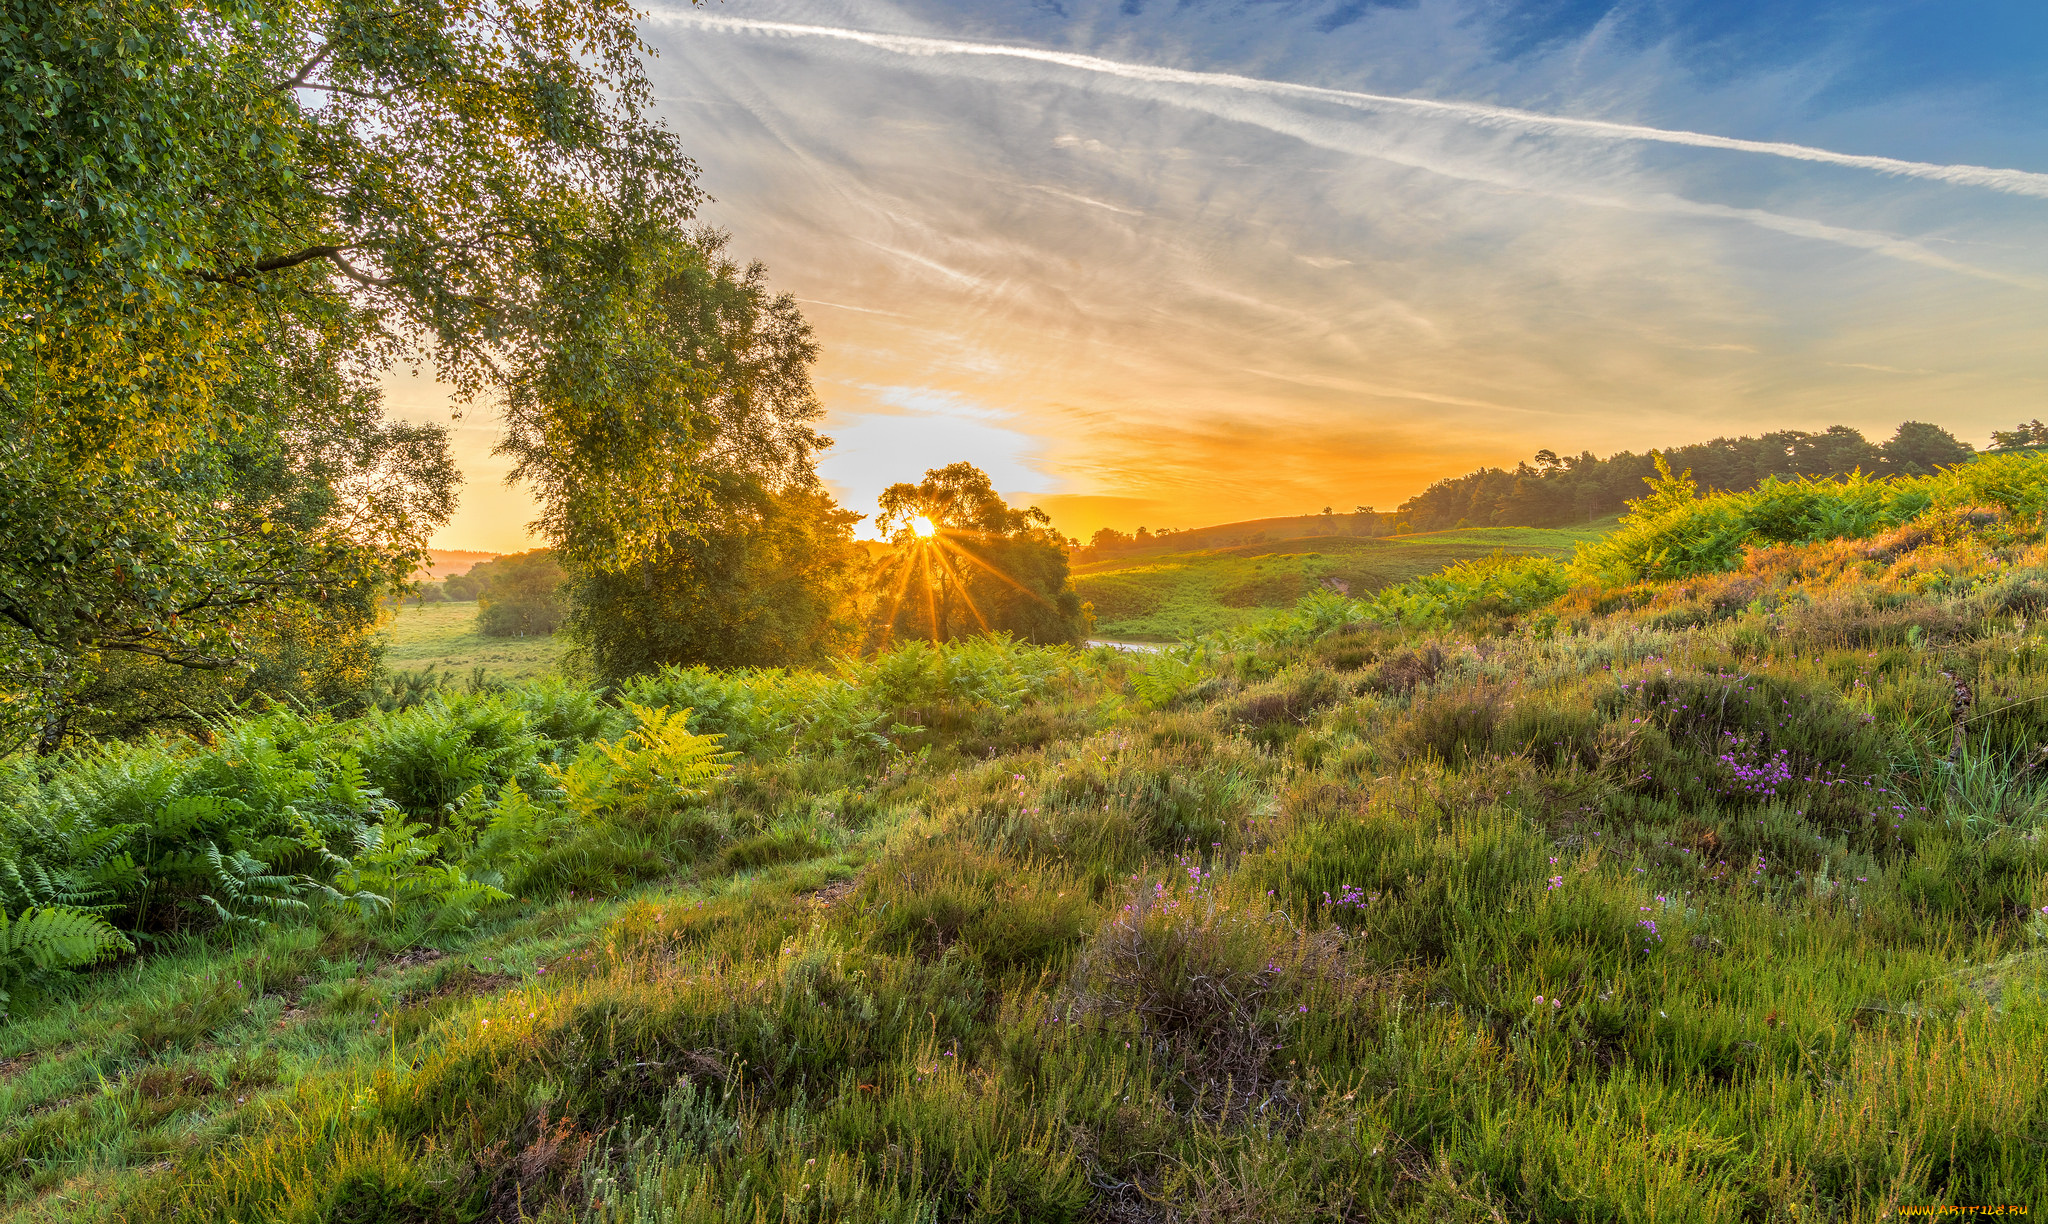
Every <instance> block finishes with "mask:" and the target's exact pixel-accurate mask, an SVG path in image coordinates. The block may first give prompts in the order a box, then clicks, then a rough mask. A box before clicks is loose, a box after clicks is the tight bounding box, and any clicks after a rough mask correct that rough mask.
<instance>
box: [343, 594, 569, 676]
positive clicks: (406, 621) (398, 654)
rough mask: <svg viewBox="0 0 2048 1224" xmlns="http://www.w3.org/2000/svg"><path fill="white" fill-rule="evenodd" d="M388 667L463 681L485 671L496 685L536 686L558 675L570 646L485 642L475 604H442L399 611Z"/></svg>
mask: <svg viewBox="0 0 2048 1224" xmlns="http://www.w3.org/2000/svg"><path fill="white" fill-rule="evenodd" d="M384 636H385V641H386V642H387V643H389V645H388V646H387V647H386V650H385V655H384V661H385V664H386V665H387V666H389V667H391V668H394V669H397V670H403V671H426V670H427V669H429V668H435V669H438V670H440V671H442V672H446V673H450V674H452V675H455V676H459V677H467V676H469V675H471V674H472V673H473V672H474V671H475V669H477V668H479V667H481V668H483V669H484V675H485V676H486V677H487V678H489V679H492V680H502V681H517V680H531V679H535V678H537V677H540V676H546V675H551V674H553V673H554V671H555V669H556V667H557V665H558V664H560V662H561V659H562V654H563V652H564V651H566V650H567V649H568V640H567V639H566V638H563V637H561V636H559V635H557V636H554V637H529V638H519V637H509V638H503V637H485V636H484V635H483V634H481V633H478V632H477V631H476V604H474V603H438V604H423V605H421V606H418V607H404V608H400V609H399V610H398V611H397V612H396V613H395V614H394V615H393V617H392V620H391V623H390V625H389V626H388V627H386V628H385V630H384Z"/></svg>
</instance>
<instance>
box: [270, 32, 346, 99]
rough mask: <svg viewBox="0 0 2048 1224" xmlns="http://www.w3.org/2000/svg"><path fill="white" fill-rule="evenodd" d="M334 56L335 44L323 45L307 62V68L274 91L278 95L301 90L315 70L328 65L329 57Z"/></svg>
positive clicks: (274, 88) (276, 87) (276, 86)
mask: <svg viewBox="0 0 2048 1224" xmlns="http://www.w3.org/2000/svg"><path fill="white" fill-rule="evenodd" d="M333 54H334V44H333V43H331V42H327V43H321V44H320V49H319V50H318V51H316V52H314V53H313V58H312V59H309V60H307V61H306V65H305V67H303V68H301V69H299V70H298V72H296V73H294V74H293V75H292V78H291V79H290V80H288V81H284V82H282V83H280V84H278V85H275V86H272V89H273V90H274V91H275V92H277V93H290V92H291V91H292V90H294V89H298V88H301V87H302V86H304V85H305V83H306V79H307V78H308V77H310V76H312V75H313V72H314V70H315V69H317V68H319V67H320V65H322V64H324V63H326V62H327V57H328V56H330V55H333Z"/></svg>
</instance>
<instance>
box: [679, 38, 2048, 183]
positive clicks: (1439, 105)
mask: <svg viewBox="0 0 2048 1224" xmlns="http://www.w3.org/2000/svg"><path fill="white" fill-rule="evenodd" d="M649 16H650V17H651V18H652V19H654V20H657V21H667V22H674V23H677V24H681V25H690V26H695V27H697V28H699V29H706V30H729V31H735V32H743V33H754V34H771V35H782V36H786V37H797V38H828V39H833V40H836V41H839V42H850V43H858V44H860V45H862V46H866V47H873V48H875V49H877V50H880V51H889V52H893V53H895V54H898V55H911V56H940V55H966V56H986V57H991V58H998V59H1016V60H1031V61H1034V62H1037V63H1041V64H1053V65H1056V66H1058V67H1061V68H1071V69H1074V70H1075V71H1078V72H1091V73H1095V74H1098V75H1102V76H1113V77H1121V78H1123V79H1125V80H1131V81H1143V82H1147V83H1151V84H1159V85H1191V86H1197V87H1201V88H1207V89H1228V90H1234V91H1236V92H1239V93H1250V94H1261V95H1264V96H1266V97H1270V98H1298V99H1303V100H1307V101H1314V102H1326V103H1331V104H1334V105H1338V106H1346V107H1350V108H1353V109H1356V110H1382V111H1384V110H1400V111H1408V112H1410V113H1414V114H1424V115H1435V116H1441V117H1445V118H1451V119H1457V120H1460V121H1463V122H1466V123H1472V124H1477V125H1479V126H1482V127H1495V128H1515V129H1520V130H1523V131H1532V132H1550V133H1557V134H1563V135H1576V136H1584V137H1590V138H1593V139H1598V140H1637V141H1649V142H1654V143H1658V144H1675V145H1687V146H1689V147H1692V148H1696V149H1726V150H1730V151H1733V152H1738V153H1762V154H1766V155H1768V156H1771V157H1783V158H1789V159H1791V160H1793V161H1805V162H1819V163H1822V164H1825V165H1831V166H1846V167H1850V168H1852V169H1857V170H1870V171H1874V172H1876V173H1878V174H1886V175H1893V176H1896V177H1901V178H1917V179H1928V180H1931V181H1934V182H1938V183H1949V184H1952V185H1955V186H1960V187H1983V188H1987V189H1989V190H1992V191H2002V192H2006V193H2008V194H2011V195H2022V196H2033V197H2036V198H2038V199H2048V174H2037V173H2034V172H2032V171H2028V170H2004V169H1998V168H1995V167H1991V166H1945V165H1940V164H1937V163H1934V162H1916V161H1905V160H1902V159H1900V158H1896V157H1871V156H1867V155H1864V154H1860V153H1837V152H1835V151H1833V150H1831V149H1816V148H1813V147H1812V146H1810V145H1799V144H1788V143H1785V142H1783V141H1775V140H1740V139H1737V138H1735V137H1733V136H1715V135H1712V134H1710V133H1707V132H1688V131H1682V130H1672V129H1667V128H1655V127H1646V126H1644V125H1642V124H1635V123H1612V122H1609V121H1607V120H1604V119H1573V118H1569V117H1566V116H1562V115H1544V114H1538V113H1536V112H1534V111H1525V110H1516V109H1514V108H1512V107H1507V106H1491V105H1487V104H1485V103H1480V102H1440V101H1435V100H1432V99H1429V98H1403V97H1397V96H1394V95H1391V94H1371V93H1359V92H1357V91H1355V90H1349V89H1329V88H1325V87H1323V86H1320V85H1297V84H1294V83H1292V82H1288V81H1268V80H1262V79H1260V78H1258V77H1248V76H1239V75H1237V74H1235V73H1229V72H1194V71H1190V70H1188V69H1184V68H1159V67H1154V66H1152V65H1149V64H1127V63H1124V62H1122V61H1120V60H1110V59H1102V58H1101V57H1099V56H1094V55H1079V54H1076V53H1074V52H1071V51H1047V50H1043V49H1041V48H1038V47H1014V46H1006V45H1003V44H1001V43H978V42H964V41H961V40H958V39H950V38H926V37H921V36H918V35H913V34H878V33H875V32H873V31H869V30H848V29H841V28H840V27H838V26H821V25H803V24H799V23H796V22H788V21H760V20H756V19H753V18H746V17H715V16H712V15H710V14H706V13H696V12H680V11H675V10H667V11H662V10H657V11H655V12H653V13H650V14H649Z"/></svg>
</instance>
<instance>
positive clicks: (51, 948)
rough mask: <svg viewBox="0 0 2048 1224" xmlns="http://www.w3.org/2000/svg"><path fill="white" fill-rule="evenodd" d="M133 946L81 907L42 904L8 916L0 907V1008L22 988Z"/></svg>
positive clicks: (2, 1010)
mask: <svg viewBox="0 0 2048 1224" xmlns="http://www.w3.org/2000/svg"><path fill="white" fill-rule="evenodd" d="M134 949H135V945H134V944H132V943H130V942H128V940H127V938H126V937H124V936H123V935H122V934H121V933H120V932H119V931H116V930H115V929H114V928H113V927H111V926H108V925H107V922H106V920H105V919H103V918H101V917H99V916H98V915H96V914H88V913H86V912H84V911H83V910H76V909H68V908H65V907H63V906H46V907H42V908H37V909H25V910H22V911H21V912H20V913H19V914H17V915H15V916H14V917H11V918H10V917H9V916H8V915H7V913H6V911H4V910H0V1014H5V1012H6V1009H7V1004H8V1002H9V1001H10V1000H11V999H12V998H13V997H14V995H16V994H18V993H21V992H22V991H23V990H24V989H32V988H36V987H39V986H41V985H42V984H43V983H44V982H46V981H47V980H49V979H50V978H51V977H54V976H55V975H57V974H59V973H62V972H64V971H66V970H70V969H79V968H83V967H85V966H87V965H94V964H98V963H99V962H100V961H102V960H105V959H106V958H107V957H109V956H112V955H114V954H116V953H120V952H132V951H134Z"/></svg>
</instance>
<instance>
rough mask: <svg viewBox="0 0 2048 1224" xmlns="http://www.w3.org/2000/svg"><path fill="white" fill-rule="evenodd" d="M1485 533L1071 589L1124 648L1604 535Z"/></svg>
mask: <svg viewBox="0 0 2048 1224" xmlns="http://www.w3.org/2000/svg"><path fill="white" fill-rule="evenodd" d="M1614 523H1615V520H1613V519H1607V520H1603V521H1601V522H1599V523H1592V524H1588V525H1587V526H1585V527H1582V528H1548V527H1486V528H1478V529H1473V530H1464V531H1436V532H1427V533H1422V534H1416V535H1404V536H1383V537H1379V538H1370V539H1369V538H1360V537H1351V536H1314V537H1305V538H1299V539H1290V540H1286V541H1284V542H1281V543H1261V544H1248V545H1241V546H1237V547H1231V548H1212V549H1203V550H1197V551H1188V552H1158V551H1154V552H1148V553H1138V554H1129V555H1125V556H1120V557H1114V558H1110V559H1107V560H1103V561H1096V562H1092V563H1089V564H1084V565H1078V566H1076V567H1075V569H1074V575H1075V580H1074V585H1075V587H1076V588H1077V589H1078V590H1079V591H1080V592H1081V598H1083V599H1085V600H1088V601H1089V602H1091V603H1093V604H1094V605H1095V618H1096V632H1097V633H1098V634H1100V635H1101V636H1104V637H1109V638H1118V639H1127V640H1133V641H1155V642H1166V641H1175V640H1178V639H1180V638H1184V637H1192V636H1195V635H1197V634H1201V633H1207V632H1210V631H1212V630H1218V629H1234V628H1240V627H1243V626H1245V625H1249V624H1252V623H1254V622H1256V621H1258V620H1260V619H1262V618H1265V617H1269V616H1271V615H1272V613H1273V612H1274V610H1276V609H1282V608H1291V607H1293V606H1294V604H1295V602H1296V601H1298V600H1299V599H1300V598H1301V597H1302V596H1303V595H1306V594H1308V593H1309V592H1310V591H1313V590H1316V589H1318V588H1320V587H1323V586H1325V585H1326V584H1329V583H1331V582H1332V580H1334V581H1335V582H1337V583H1341V584H1342V586H1341V587H1340V588H1338V589H1345V590H1348V591H1349V592H1350V593H1351V594H1353V595H1364V594H1366V593H1368V592H1371V591H1377V590H1379V589H1381V588H1382V587H1386V586H1390V585H1393V584H1394V583H1399V582H1406V581H1408V580H1409V579H1411V578H1415V577H1418V576H1420V575H1422V574H1428V573H1433V572H1435V571H1436V570H1439V569H1442V568H1443V567H1444V566H1446V565H1449V564H1451V563H1453V562H1457V561H1467V560H1473V559H1476V558H1480V557H1485V556H1488V555H1490V554H1491V553H1493V552H1495V551H1496V550H1498V551H1504V552H1507V553H1510V554H1514V555H1531V556H1551V557H1559V558H1564V557H1569V556H1570V555H1571V550H1572V547H1573V545H1575V544H1576V543H1578V542H1579V541H1581V540H1591V539H1597V538H1599V537H1600V536H1601V535H1602V534H1604V533H1605V532H1607V531H1609V530H1611V529H1612V528H1613V526H1614Z"/></svg>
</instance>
